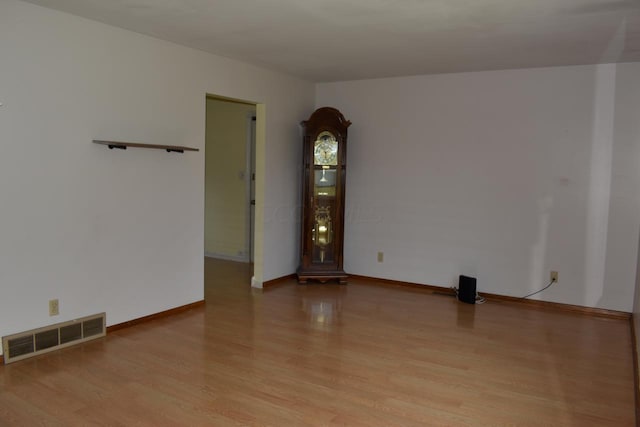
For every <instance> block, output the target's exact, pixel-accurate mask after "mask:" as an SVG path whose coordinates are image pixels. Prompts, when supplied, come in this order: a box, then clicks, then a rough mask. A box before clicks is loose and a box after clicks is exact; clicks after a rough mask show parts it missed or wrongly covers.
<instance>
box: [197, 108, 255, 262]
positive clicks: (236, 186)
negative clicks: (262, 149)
mask: <svg viewBox="0 0 640 427" xmlns="http://www.w3.org/2000/svg"><path fill="white" fill-rule="evenodd" d="M255 112H256V107H255V106H254V105H247V104H239V103H234V102H229V101H223V100H219V99H212V98H207V132H206V147H205V226H204V235H205V237H204V247H205V254H206V255H208V256H215V257H221V258H227V259H229V258H230V259H237V260H243V261H247V260H248V257H247V254H248V249H249V248H248V247H247V239H248V233H249V229H248V226H247V225H248V218H247V216H248V215H247V213H248V212H247V206H248V200H247V183H248V179H249V171H248V170H247V149H246V147H247V130H248V128H247V124H248V123H247V117H248V116H249V115H250V114H254V115H255Z"/></svg>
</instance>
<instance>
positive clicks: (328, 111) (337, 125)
mask: <svg viewBox="0 0 640 427" xmlns="http://www.w3.org/2000/svg"><path fill="white" fill-rule="evenodd" d="M319 123H322V124H324V125H325V126H330V127H332V128H334V129H336V130H337V131H340V133H342V131H344V133H345V134H346V132H347V128H348V127H349V126H351V120H347V119H345V118H344V116H343V115H342V113H341V112H340V111H339V110H338V109H336V108H333V107H321V108H318V109H317V110H316V111H314V112H313V114H311V117H309V119H308V120H304V121H302V122H300V124H301V125H302V126H303V127H305V128H308V127H314V126H316V125H317V124H319Z"/></svg>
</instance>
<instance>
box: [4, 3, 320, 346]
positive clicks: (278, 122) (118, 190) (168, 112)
mask: <svg viewBox="0 0 640 427" xmlns="http://www.w3.org/2000/svg"><path fill="white" fill-rule="evenodd" d="M0 58H2V59H1V65H0V103H2V104H4V105H3V106H2V107H0V146H1V147H2V154H1V155H0V212H1V216H0V217H1V221H0V284H1V288H2V297H0V336H2V335H7V334H10V333H15V332H19V331H23V330H27V329H30V328H34V327H38V326H43V325H46V324H49V323H55V322H59V321H64V320H68V319H72V318H76V317H79V316H83V315H87V314H91V313H95V312H100V311H106V312H107V321H108V324H117V323H120V322H124V321H127V320H131V319H134V318H138V317H141V316H145V315H148V314H150V313H156V312H159V311H162V310H166V309H169V308H172V307H176V306H181V305H184V304H187V303H191V302H193V301H197V300H201V299H202V298H203V239H204V231H203V223H204V216H203V211H204V155H205V153H204V140H205V96H206V94H207V93H210V94H217V95H223V96H229V97H234V98H240V99H246V100H251V101H255V102H260V103H265V106H266V111H267V114H266V147H262V149H263V150H264V152H265V153H266V162H267V164H268V165H267V170H266V182H265V184H264V185H265V198H266V200H268V201H269V204H268V206H265V211H266V212H268V211H269V209H271V210H273V209H274V207H281V206H289V207H294V206H295V205H296V204H297V199H298V197H299V196H298V193H299V190H298V184H297V181H296V166H295V165H297V164H298V162H299V157H300V156H299V145H300V141H299V128H298V122H299V121H300V120H302V119H304V118H305V117H307V116H308V115H309V113H310V112H311V111H312V110H313V97H314V92H313V85H312V84H310V83H308V82H304V81H301V80H297V79H294V78H291V77H288V76H285V75H282V74H278V73H275V72H270V71H266V70H264V69H260V68H257V67H254V66H251V65H247V64H244V63H240V62H236V61H231V60H228V59H225V58H221V57H216V56H212V55H209V54H206V53H203V52H199V51H196V50H192V49H188V48H185V47H181V46H178V45H175V44H172V43H168V42H164V41H160V40H157V39H153V38H150V37H146V36H142V35H139V34H136V33H132V32H129V31H125V30H121V29H117V28H113V27H109V26H106V25H103V24H99V23H96V22H93V21H89V20H85V19H82V18H78V17H75V16H72V15H68V14H64V13H59V12H55V11H52V10H49V9H46V8H42V7H38V6H34V5H31V4H27V3H23V2H19V1H13V0H0ZM92 139H109V140H124V141H136V142H146V143H155V144H177V145H187V146H194V147H197V148H200V151H199V152H197V153H193V152H186V153H184V154H169V153H166V152H164V151H161V150H144V149H129V150H127V151H119V150H109V149H107V148H106V147H104V146H99V145H96V144H92V143H91V140H92ZM263 233H264V236H263V237H264V248H263V249H264V253H266V254H270V253H277V254H278V256H277V257H275V256H267V257H265V265H264V268H262V267H261V268H259V271H264V276H263V277H259V278H258V280H269V279H271V278H275V277H280V276H282V275H285V274H290V273H291V272H292V271H294V270H295V266H296V264H297V256H298V254H297V224H296V221H295V220H294V219H291V218H280V219H279V221H277V222H274V221H270V222H268V223H265V224H264V227H263ZM51 298H59V299H60V315H59V316H56V317H49V316H48V300H49V299H51Z"/></svg>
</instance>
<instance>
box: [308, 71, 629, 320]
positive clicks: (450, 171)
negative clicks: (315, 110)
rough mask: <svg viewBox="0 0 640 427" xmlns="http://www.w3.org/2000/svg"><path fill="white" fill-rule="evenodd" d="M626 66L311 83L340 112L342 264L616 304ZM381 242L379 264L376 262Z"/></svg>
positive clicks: (621, 268)
mask: <svg viewBox="0 0 640 427" xmlns="http://www.w3.org/2000/svg"><path fill="white" fill-rule="evenodd" d="M638 87H640V64H639V63H634V64H622V65H618V66H616V65H602V66H580V67H561V68H546V69H528V70H510V71H495V72H482V73H464V74H449V75H435V76H415V77H405V78H391V79H377V80H364V81H350V82H337V83H325V84H318V85H316V107H321V106H333V107H336V108H338V109H340V110H341V111H342V113H343V114H344V115H345V117H346V118H347V119H349V120H351V121H352V122H353V125H352V126H351V127H350V129H349V132H350V136H349V142H348V144H349V145H348V149H347V151H348V173H347V195H346V197H347V205H346V209H347V225H346V236H345V268H346V270H347V272H349V273H353V274H359V275H365V276H374V277H383V278H390V279H396V280H405V281H409V282H416V283H424V284H431V285H437V286H457V277H458V275H459V274H466V275H471V276H474V277H477V278H478V290H479V291H480V292H483V291H484V292H489V293H496V294H502V295H509V296H523V295H525V294H527V293H530V292H532V291H534V290H537V289H540V288H542V287H544V286H545V285H546V284H547V283H548V281H549V271H550V270H557V271H559V283H558V284H557V285H554V286H553V287H551V288H550V289H548V290H547V291H545V292H544V293H542V294H539V295H538V296H536V297H535V298H540V299H544V300H548V301H555V302H561V303H569V304H577V305H582V306H589V307H601V308H606V309H614V310H624V311H631V308H632V301H633V289H634V283H635V273H636V254H637V250H638V247H637V246H638V240H637V239H638V230H639V223H640V208H639V206H640V197H639V193H638V188H640V186H639V185H638V184H639V183H640V179H639V173H640V128H639V125H638V124H639V123H640V92H639V90H638ZM378 251H383V252H384V254H385V258H384V263H377V262H376V253H377V252H378Z"/></svg>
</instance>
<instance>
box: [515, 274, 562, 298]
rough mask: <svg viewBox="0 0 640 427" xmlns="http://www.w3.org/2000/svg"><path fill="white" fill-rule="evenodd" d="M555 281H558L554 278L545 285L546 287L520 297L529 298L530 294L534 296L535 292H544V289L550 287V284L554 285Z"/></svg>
mask: <svg viewBox="0 0 640 427" xmlns="http://www.w3.org/2000/svg"><path fill="white" fill-rule="evenodd" d="M554 283H556V281H555V279H554V280H552V281H551V282H549V284H548V285H547V286H545V287H544V288H542V289H540V290H539V291H535V292H534V293H532V294H529V295H525V296H523V297H522V298H520V299H525V298H529V297H530V296H533V295H535V294H539V293H540V292H542V291H544V290H545V289H547V288H549V286H551V285H553V284H554Z"/></svg>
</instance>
